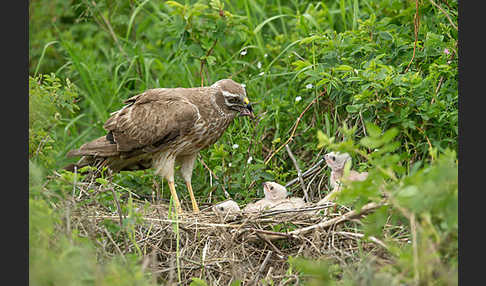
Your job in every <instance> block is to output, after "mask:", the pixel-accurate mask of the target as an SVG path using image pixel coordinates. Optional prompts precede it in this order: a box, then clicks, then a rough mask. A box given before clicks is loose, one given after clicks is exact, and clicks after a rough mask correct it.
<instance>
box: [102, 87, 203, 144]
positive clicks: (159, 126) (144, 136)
mask: <svg viewBox="0 0 486 286" xmlns="http://www.w3.org/2000/svg"><path fill="white" fill-rule="evenodd" d="M125 103H127V104H128V105H127V106H125V107H124V108H122V109H121V110H119V111H118V112H115V113H114V114H113V115H112V116H111V117H110V118H109V119H108V120H107V121H106V123H105V124H104V126H103V127H104V128H105V129H106V130H107V131H109V133H108V135H107V139H108V140H110V141H112V142H113V143H116V144H117V150H118V151H120V152H128V151H133V150H138V149H143V148H147V149H153V148H158V147H160V146H161V145H163V144H165V143H168V142H170V141H172V140H174V139H175V138H177V137H179V136H183V135H185V134H187V133H188V132H189V131H190V130H191V128H192V127H193V126H194V123H195V122H196V120H197V119H198V114H199V111H198V108H197V107H196V106H195V105H194V104H192V103H191V102H190V101H189V100H188V99H187V98H185V97H182V96H180V95H178V94H174V93H173V90H171V89H155V90H148V91H146V92H145V93H142V94H140V95H137V96H134V97H131V98H130V99H128V100H126V101H125Z"/></svg>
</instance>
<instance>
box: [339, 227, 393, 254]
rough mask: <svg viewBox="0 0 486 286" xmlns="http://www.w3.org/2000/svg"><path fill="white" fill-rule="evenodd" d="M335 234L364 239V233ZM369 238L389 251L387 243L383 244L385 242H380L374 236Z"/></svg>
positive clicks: (342, 232)
mask: <svg viewBox="0 0 486 286" xmlns="http://www.w3.org/2000/svg"><path fill="white" fill-rule="evenodd" d="M334 233H336V234H342V235H349V236H355V237H359V238H363V237H364V234H362V233H354V232H347V231H335V232H334ZM368 238H369V239H370V240H371V241H372V242H374V243H376V244H378V245H379V246H381V247H383V248H384V249H386V250H388V246H386V244H385V243H383V241H381V240H379V239H378V238H376V237H374V236H368Z"/></svg>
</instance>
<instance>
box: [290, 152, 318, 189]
mask: <svg viewBox="0 0 486 286" xmlns="http://www.w3.org/2000/svg"><path fill="white" fill-rule="evenodd" d="M322 163H324V159H321V160H319V161H318V162H317V163H316V164H315V165H314V166H312V167H310V168H309V169H308V170H307V171H305V172H304V173H303V174H302V178H306V177H307V176H309V175H311V174H312V173H313V172H314V171H315V170H317V168H318V167H320V166H321V165H322ZM297 181H299V178H295V179H292V180H290V181H289V182H288V183H287V184H285V187H286V188H288V187H290V186H292V185H293V184H295V183H296V182H297Z"/></svg>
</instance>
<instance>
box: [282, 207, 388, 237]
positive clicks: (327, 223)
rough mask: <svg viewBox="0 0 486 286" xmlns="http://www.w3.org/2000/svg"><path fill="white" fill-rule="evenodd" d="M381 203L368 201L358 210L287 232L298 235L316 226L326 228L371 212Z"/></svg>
mask: <svg viewBox="0 0 486 286" xmlns="http://www.w3.org/2000/svg"><path fill="white" fill-rule="evenodd" d="M383 205H384V204H382V203H380V204H378V203H369V204H366V205H364V206H363V207H362V208H361V210H360V211H359V212H358V211H356V210H352V211H350V212H347V213H345V214H343V215H342V216H339V217H336V218H333V219H330V220H326V221H323V222H320V223H318V224H315V225H311V226H308V227H304V228H299V229H296V230H294V231H291V232H289V234H291V235H300V234H305V233H308V232H310V231H311V230H314V229H316V228H327V227H330V226H332V225H336V224H339V223H342V222H345V221H348V220H350V219H353V218H356V217H359V216H362V215H364V214H367V213H369V212H372V211H374V210H375V209H377V208H380V207H381V206H383Z"/></svg>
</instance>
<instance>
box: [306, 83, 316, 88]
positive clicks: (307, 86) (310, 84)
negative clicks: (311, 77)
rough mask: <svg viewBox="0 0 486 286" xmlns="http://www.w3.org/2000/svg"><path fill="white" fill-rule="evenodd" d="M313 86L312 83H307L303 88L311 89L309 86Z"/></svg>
mask: <svg viewBox="0 0 486 286" xmlns="http://www.w3.org/2000/svg"><path fill="white" fill-rule="evenodd" d="M313 87H314V86H313V85H312V83H309V84H308V85H306V86H305V88H307V89H311V88H313Z"/></svg>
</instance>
